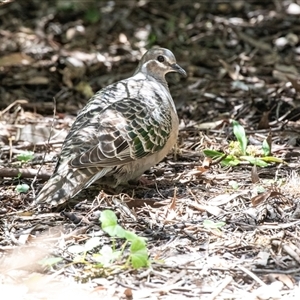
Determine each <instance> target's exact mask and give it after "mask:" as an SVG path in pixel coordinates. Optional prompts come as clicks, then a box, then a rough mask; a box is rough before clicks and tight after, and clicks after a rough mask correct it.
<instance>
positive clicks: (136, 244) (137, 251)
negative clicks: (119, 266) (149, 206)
mask: <svg viewBox="0 0 300 300" xmlns="http://www.w3.org/2000/svg"><path fill="white" fill-rule="evenodd" d="M100 221H101V224H102V229H103V231H105V232H106V233H108V234H109V235H110V236H111V237H116V238H124V239H125V240H126V241H125V243H124V244H123V246H122V250H115V247H114V246H113V247H111V246H108V245H104V246H103V247H102V248H101V249H100V251H99V253H94V254H93V256H92V257H93V260H94V261H96V262H97V263H99V264H100V265H101V266H103V267H108V266H111V265H112V264H113V263H115V262H116V261H117V260H118V259H120V258H121V257H122V255H124V251H125V248H126V246H127V244H128V243H130V244H131V245H130V248H129V254H128V258H127V265H130V264H131V265H132V266H133V267H134V268H136V269H138V268H141V267H146V266H148V265H149V258H148V250H147V247H146V242H145V239H144V238H141V237H139V236H137V235H136V234H135V233H133V232H131V231H128V230H125V229H123V228H122V227H121V226H120V225H118V223H117V217H116V215H115V213H114V212H113V211H111V210H104V211H103V212H102V214H101V217H100ZM100 245H101V239H100V238H99V237H93V238H91V239H88V240H87V241H86V242H85V244H83V245H72V246H70V247H69V248H68V251H69V252H71V253H73V254H79V255H78V256H77V257H76V258H75V259H74V262H76V263H87V262H86V259H85V258H86V255H87V253H88V252H89V251H91V250H93V249H94V248H96V247H99V246H100Z"/></svg>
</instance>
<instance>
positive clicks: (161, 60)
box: [157, 55, 165, 62]
mask: <svg viewBox="0 0 300 300" xmlns="http://www.w3.org/2000/svg"><path fill="white" fill-rule="evenodd" d="M157 60H158V61H159V62H164V61H165V58H164V57H163V56H162V55H158V56H157Z"/></svg>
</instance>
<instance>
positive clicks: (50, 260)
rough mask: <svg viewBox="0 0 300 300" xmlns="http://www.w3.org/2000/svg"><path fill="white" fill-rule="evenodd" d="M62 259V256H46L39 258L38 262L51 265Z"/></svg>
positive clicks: (45, 265) (47, 265) (46, 265)
mask: <svg viewBox="0 0 300 300" xmlns="http://www.w3.org/2000/svg"><path fill="white" fill-rule="evenodd" d="M62 260H63V259H62V257H48V258H44V259H42V260H40V261H39V262H38V263H39V264H40V265H42V266H44V267H51V266H53V265H56V264H57V263H59V262H61V261H62Z"/></svg>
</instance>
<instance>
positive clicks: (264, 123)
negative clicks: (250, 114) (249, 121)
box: [257, 111, 270, 129]
mask: <svg viewBox="0 0 300 300" xmlns="http://www.w3.org/2000/svg"><path fill="white" fill-rule="evenodd" d="M269 114H270V111H264V112H263V114H262V116H261V119H260V121H259V123H258V126H257V129H268V128H270V124H269Z"/></svg>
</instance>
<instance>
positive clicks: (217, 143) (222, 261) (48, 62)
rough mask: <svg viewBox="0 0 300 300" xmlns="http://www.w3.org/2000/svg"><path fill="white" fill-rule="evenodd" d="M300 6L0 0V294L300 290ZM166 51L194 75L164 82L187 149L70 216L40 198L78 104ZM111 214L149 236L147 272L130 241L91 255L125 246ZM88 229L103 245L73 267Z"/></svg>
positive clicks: (232, 294) (277, 295) (264, 295)
mask: <svg viewBox="0 0 300 300" xmlns="http://www.w3.org/2000/svg"><path fill="white" fill-rule="evenodd" d="M299 15H300V6H299V5H298V4H297V3H296V2H295V3H293V2H292V1H264V2H263V3H262V2H261V1H231V2H220V1H210V2H199V3H194V2H193V1H164V2H158V1H84V2H78V1H72V0H68V1H60V0H57V1H56V2H54V1H53V2H50V3H47V2H44V3H41V2H40V1H35V0H28V1H25V2H24V3H23V2H22V3H21V2H19V1H0V82H1V84H0V99H1V100H0V200H1V201H0V214H1V218H0V224H1V227H0V253H1V256H0V257H1V266H0V270H1V271H0V278H1V281H0V290H1V291H7V292H9V293H11V295H13V296H15V297H17V298H19V299H21V298H22V299H62V297H66V296H67V297H73V298H75V299H77V298H76V297H78V299H79V297H80V298H81V299H82V298H84V297H89V298H91V299H93V297H95V298H96V297H97V299H99V296H100V297H102V298H103V299H130V298H133V299H148V298H149V299H171V297H172V298H173V299H174V297H175V298H176V299H185V298H187V299H193V298H195V299H199V298H201V299H298V298H299V297H300V290H299V274H300V260H299V253H300V243H299V241H300V234H299V230H300V227H299V223H300V221H299V207H300V206H299V199H300V191H299V184H300V176H299V170H300V160H299V157H300V147H299V145H300V138H299V137H300V134H299V133H300V96H299V91H300V81H299V78H300V76H299V72H300V71H299V67H300V42H299V36H300V18H299ZM156 45H159V46H162V47H165V48H169V49H170V50H172V51H173V52H174V54H175V56H176V58H177V61H178V63H179V65H180V66H182V67H183V68H184V69H185V70H186V71H187V73H188V77H187V78H186V79H184V78H181V77H180V76H177V75H174V74H171V75H168V78H167V79H168V82H169V87H170V91H171V94H172V96H173V98H174V101H175V104H176V108H177V111H178V116H179V119H180V132H179V137H178V143H177V145H176V147H175V148H174V149H173V150H172V152H171V153H170V154H169V155H168V156H167V157H166V158H165V159H164V160H163V161H162V162H161V163H159V164H158V165H157V166H155V167H153V168H152V169H151V170H149V171H147V172H146V173H145V174H144V175H143V179H144V180H145V181H148V182H147V184H146V185H136V186H132V187H129V188H126V189H124V190H122V191H102V190H101V188H100V187H99V186H98V185H93V186H91V187H90V188H89V189H87V190H84V191H82V192H81V193H80V194H79V195H78V196H76V197H75V199H73V200H72V201H71V200H70V201H69V202H68V203H67V204H66V205H65V206H64V207H61V208H60V210H62V211H63V212H59V211H57V210H56V211H55V210H47V209H41V208H39V207H32V206H31V204H32V202H33V199H34V198H35V196H36V194H37V193H38V191H39V190H40V188H41V187H42V185H43V183H44V182H45V181H46V180H47V179H48V178H49V176H50V175H51V173H52V171H53V169H54V166H55V163H56V158H57V156H58V155H59V152H60V148H61V145H62V142H63V140H64V138H65V136H66V134H67V132H68V129H69V128H70V126H71V125H72V122H73V121H74V120H75V117H76V114H77V112H78V111H79V110H80V109H81V108H82V107H83V106H84V105H85V103H86V102H87V100H88V99H89V98H90V97H91V96H92V95H93V94H94V93H95V92H96V91H97V90H99V89H101V88H103V87H105V86H107V85H108V84H110V83H113V82H115V81H117V80H120V79H122V78H126V77H129V76H130V75H131V74H132V73H133V72H134V69H135V68H136V66H137V64H138V61H139V59H140V58H141V56H142V54H143V53H144V52H145V51H146V50H147V49H149V48H151V47H153V46H156ZM233 120H235V121H237V122H238V123H239V124H240V125H241V126H242V128H244V130H245V136H246V137H247V141H248V148H247V155H243V154H245V153H241V149H240V143H238V142H237V137H236V134H234V130H233V127H234V126H233V124H234V122H233ZM239 128H240V127H239ZM50 134H52V138H49V136H50ZM263 145H264V146H263ZM208 150H210V151H218V153H220V155H216V152H214V153H215V155H212V156H211V157H209V155H208V153H211V152H209V151H208ZM28 151H31V153H29V154H28ZM24 152H25V154H26V153H27V155H31V156H32V157H31V159H28V160H26V159H24V158H22V156H21V158H20V154H21V155H23V156H24ZM245 156H247V157H245ZM266 156H267V157H269V158H266ZM225 157H226V158H227V161H229V162H231V164H228V163H227V165H226V164H225V163H224V158H225ZM249 157H250V158H249ZM261 161H263V162H264V163H265V165H266V166H264V167H262V162H261ZM23 188H24V189H25V190H22V189H23ZM27 189H28V190H27ZM105 209H111V210H112V211H114V212H115V213H116V215H117V217H118V222H119V224H120V225H121V226H122V227H123V228H125V229H127V230H130V231H132V232H134V233H136V234H137V235H138V236H140V237H146V238H147V247H148V252H149V262H151V267H145V268H140V269H137V270H136V269H134V268H132V267H131V266H128V265H126V260H125V258H126V255H127V254H128V249H127V248H126V249H127V250H126V251H125V253H124V256H122V258H121V259H119V260H117V261H114V262H113V263H111V264H110V265H109V266H105V267H104V266H101V265H99V264H96V263H95V261H94V260H93V254H95V253H99V251H101V249H103V247H104V246H105V245H114V247H116V248H117V249H119V247H122V246H124V245H123V241H122V240H120V239H117V240H115V241H114V242H113V243H112V238H110V237H109V236H108V235H107V234H106V233H105V232H104V231H103V230H102V229H101V224H100V222H99V216H100V215H101V212H103V211H104V210H105ZM93 237H100V238H101V239H100V242H99V245H97V247H95V248H94V249H93V250H92V251H89V252H87V253H86V256H85V258H84V261H82V260H81V261H78V255H76V254H74V253H72V252H70V251H69V250H70V247H71V246H74V245H84V244H85V243H86V241H87V240H89V239H90V238H93ZM54 258H56V259H57V258H59V259H60V261H59V262H55V261H54V262H53V261H52V263H51V262H50V261H51V259H54ZM45 259H47V261H46V263H44V264H41V261H43V260H45ZM81 259H83V258H82V257H81Z"/></svg>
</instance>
